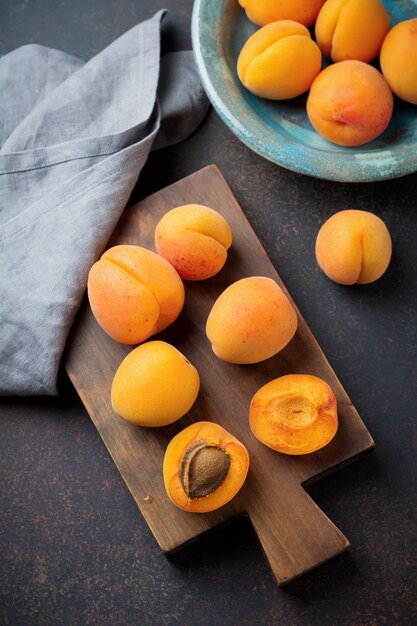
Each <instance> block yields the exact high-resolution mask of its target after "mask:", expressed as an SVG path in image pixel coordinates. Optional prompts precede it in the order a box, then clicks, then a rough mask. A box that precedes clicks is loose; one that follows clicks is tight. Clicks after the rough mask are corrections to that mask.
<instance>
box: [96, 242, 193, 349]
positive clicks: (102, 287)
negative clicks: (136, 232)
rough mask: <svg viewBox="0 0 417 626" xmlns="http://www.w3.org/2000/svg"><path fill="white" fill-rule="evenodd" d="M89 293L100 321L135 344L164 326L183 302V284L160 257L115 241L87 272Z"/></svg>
mask: <svg viewBox="0 0 417 626" xmlns="http://www.w3.org/2000/svg"><path fill="white" fill-rule="evenodd" d="M87 289H88V299H89V301H90V306H91V310H92V312H93V314H94V316H95V318H96V320H97V322H98V323H99V324H100V326H101V327H102V328H103V329H104V330H105V331H106V333H108V334H109V335H110V337H112V338H113V339H115V340H116V341H120V343H125V344H135V343H140V342H142V341H145V339H148V337H150V336H151V335H154V334H155V333H159V332H160V331H161V330H164V328H166V327H167V326H169V324H172V322H174V321H175V320H176V319H177V317H178V315H179V314H180V312H181V309H182V307H183V305H184V285H183V284H182V281H181V279H180V277H179V276H178V274H177V272H176V271H175V269H174V268H173V267H172V266H171V265H170V264H169V263H168V262H167V261H165V259H163V258H162V257H160V256H158V255H157V254H155V253H154V252H151V251H150V250H147V249H146V248H141V247H140V246H129V245H122V246H114V247H113V248H109V250H107V251H106V252H105V253H104V254H103V255H102V257H101V259H100V260H99V261H97V262H96V263H94V265H93V266H92V268H91V270H90V273H89V275H88V285H87Z"/></svg>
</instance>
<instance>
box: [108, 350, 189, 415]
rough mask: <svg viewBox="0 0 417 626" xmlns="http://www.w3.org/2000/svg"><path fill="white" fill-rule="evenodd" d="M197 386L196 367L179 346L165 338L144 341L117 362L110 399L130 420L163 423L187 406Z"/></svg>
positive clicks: (182, 412)
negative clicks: (178, 348) (175, 346)
mask: <svg viewBox="0 0 417 626" xmlns="http://www.w3.org/2000/svg"><path fill="white" fill-rule="evenodd" d="M199 388H200V377H199V375H198V372H197V370H196V368H195V367H194V366H193V365H192V364H191V363H190V361H189V360H188V359H187V358H186V357H185V356H184V355H183V354H181V352H180V351H179V350H177V349H176V348H174V346H171V345H170V344H169V343H166V342H165V341H148V342H147V343H143V344H142V345H141V346H138V347H137V348H135V349H134V350H132V352H130V353H129V354H128V355H127V356H126V357H125V358H124V359H123V361H122V362H121V363H120V365H119V367H118V369H117V371H116V374H115V375H114V378H113V383H112V387H111V402H112V406H113V409H114V410H115V412H116V413H117V414H118V415H120V417H123V419H125V420H127V421H128V422H131V423H132V424H137V425H138V426H166V425H167V424H172V422H175V421H176V420H177V419H179V418H180V417H182V416H183V415H185V414H186V413H187V412H188V411H189V410H190V409H191V407H192V405H193V404H194V402H195V399H196V398H197V395H198V391H199Z"/></svg>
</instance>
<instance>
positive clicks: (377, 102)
mask: <svg viewBox="0 0 417 626" xmlns="http://www.w3.org/2000/svg"><path fill="white" fill-rule="evenodd" d="M392 110H393V97H392V92H391V90H390V88H389V87H388V84H387V83H386V81H385V80H384V77H383V76H382V74H381V73H380V72H378V70H376V69H375V68H374V67H372V66H371V65H368V64H367V63H363V62H362V61H341V62H340V63H335V64H334V65H330V66H329V67H326V69H325V70H323V71H322V72H321V73H320V74H319V75H318V76H317V78H316V79H315V81H314V82H313V84H312V85H311V89H310V93H309V96H308V99H307V114H308V117H309V119H310V122H311V123H312V125H313V126H314V128H315V129H316V131H317V132H318V133H320V134H321V135H323V137H325V138H326V139H328V140H329V141H333V142H334V143H337V144H339V145H341V146H360V145H362V144H364V143H367V142H368V141H372V139H375V137H378V135H380V134H381V133H382V132H383V131H384V130H385V129H386V127H387V126H388V124H389V122H390V119H391V116H392Z"/></svg>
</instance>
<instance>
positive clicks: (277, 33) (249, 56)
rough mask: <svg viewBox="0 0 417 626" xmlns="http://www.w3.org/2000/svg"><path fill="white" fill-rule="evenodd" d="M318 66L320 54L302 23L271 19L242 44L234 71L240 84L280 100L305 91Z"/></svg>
mask: <svg viewBox="0 0 417 626" xmlns="http://www.w3.org/2000/svg"><path fill="white" fill-rule="evenodd" d="M320 69H321V53H320V50H319V48H318V46H317V44H316V43H315V42H314V41H313V40H312V39H311V35H310V32H309V31H308V29H307V28H306V27H305V26H303V25H302V24H298V23H297V22H294V21H290V20H282V21H279V22H273V23H271V24H268V25H267V26H264V27H263V28H260V29H259V30H258V31H256V32H255V33H254V34H253V35H252V36H251V37H249V39H248V40H247V42H246V43H245V45H244V46H243V48H242V50H241V52H240V54H239V58H238V62H237V73H238V76H239V79H240V80H241V82H242V83H243V85H244V86H245V87H246V88H247V89H249V91H251V92H252V93H254V94H256V95H257V96H261V97H262V98H269V99H271V100H283V99H287V98H295V97H296V96H299V95H300V94H302V93H304V92H305V91H307V90H308V89H309V87H310V85H311V83H312V82H313V80H314V78H315V77H316V76H317V74H318V73H319V72H320Z"/></svg>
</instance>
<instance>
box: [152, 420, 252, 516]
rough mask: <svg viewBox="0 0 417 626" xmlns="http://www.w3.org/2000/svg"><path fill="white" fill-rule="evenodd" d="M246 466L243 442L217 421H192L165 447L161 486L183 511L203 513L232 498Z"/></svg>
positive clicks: (246, 469) (242, 481) (246, 452)
mask: <svg viewBox="0 0 417 626" xmlns="http://www.w3.org/2000/svg"><path fill="white" fill-rule="evenodd" d="M248 469H249V454H248V451H247V450H246V448H245V446H244V445H243V443H241V442H240V441H238V440H237V439H236V438H235V437H233V435H231V434H230V433H228V432H227V431H226V430H225V429H224V428H222V427H221V426H219V425H218V424H214V423H213V422H196V423H195V424H191V426H188V427H187V428H185V429H184V430H182V431H181V432H180V433H178V435H176V436H175V437H174V438H173V439H172V441H171V442H170V443H169V445H168V447H167V450H166V452H165V457H164V467H163V472H164V483H165V489H166V491H167V494H168V496H169V497H170V499H171V500H172V502H174V504H176V505H177V506H178V507H179V508H181V509H183V510H184V511H191V512H193V513H207V512H209V511H214V510H215V509H218V508H219V507H221V506H223V505H224V504H226V503H227V502H229V501H230V500H231V499H232V498H234V496H235V495H236V494H237V492H238V491H239V490H240V488H241V487H242V485H243V483H244V482H245V479H246V475H247V473H248Z"/></svg>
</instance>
